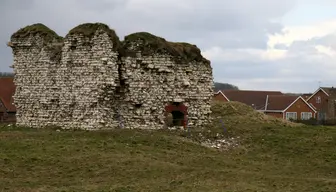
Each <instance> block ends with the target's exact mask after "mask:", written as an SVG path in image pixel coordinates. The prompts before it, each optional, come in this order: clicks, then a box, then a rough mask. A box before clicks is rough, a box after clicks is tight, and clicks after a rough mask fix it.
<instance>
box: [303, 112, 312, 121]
mask: <svg viewBox="0 0 336 192" xmlns="http://www.w3.org/2000/svg"><path fill="white" fill-rule="evenodd" d="M312 117H313V113H312V112H301V120H309V119H310V118H312Z"/></svg>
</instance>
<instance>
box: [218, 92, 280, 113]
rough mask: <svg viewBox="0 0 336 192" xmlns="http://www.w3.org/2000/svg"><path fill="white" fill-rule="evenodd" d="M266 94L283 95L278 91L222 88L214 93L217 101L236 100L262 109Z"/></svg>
mask: <svg viewBox="0 0 336 192" xmlns="http://www.w3.org/2000/svg"><path fill="white" fill-rule="evenodd" d="M267 95H283V93H281V92H280V91H253V90H223V91H218V92H217V93H215V95H214V99H215V100H218V101H224V102H228V101H237V102H241V103H244V104H246V105H249V106H251V107H253V108H254V109H256V110H264V109H265V102H266V98H267Z"/></svg>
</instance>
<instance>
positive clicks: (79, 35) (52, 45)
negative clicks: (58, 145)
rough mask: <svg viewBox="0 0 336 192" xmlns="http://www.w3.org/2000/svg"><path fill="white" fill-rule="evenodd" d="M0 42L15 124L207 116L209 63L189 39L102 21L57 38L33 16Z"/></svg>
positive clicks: (150, 121)
mask: <svg viewBox="0 0 336 192" xmlns="http://www.w3.org/2000/svg"><path fill="white" fill-rule="evenodd" d="M8 46H10V47H11V48H12V51H13V55H14V64H13V66H12V67H13V69H14V73H15V77H14V82H15V85H16V92H15V95H14V104H15V105H16V107H17V114H16V118H17V124H18V125H21V126H30V127H36V128H40V127H45V126H60V127H63V128H69V129H70V128H81V129H88V130H96V129H106V128H118V127H121V128H131V129H132V128H145V129H158V128H163V127H165V126H177V125H178V126H181V125H182V126H186V125H187V124H188V126H202V125H205V124H207V123H208V122H209V121H210V114H211V110H210V102H211V100H212V95H213V77H212V68H211V65H210V61H208V60H207V59H205V58H203V57H202V55H201V52H200V50H199V49H198V48H197V47H196V46H195V45H191V44H188V43H173V42H168V41H166V40H165V39H163V38H160V37H157V36H154V35H152V34H150V33H146V32H140V33H134V34H130V35H128V36H126V37H125V38H124V41H120V40H119V37H118V36H117V35H116V33H115V32H114V30H112V29H110V28H109V27H108V26H107V25H105V24H102V23H87V24H81V25H79V26H77V27H75V28H73V29H72V30H70V32H69V33H68V34H67V35H66V36H65V37H64V38H63V37H60V36H58V35H57V34H56V33H55V32H54V31H52V30H51V29H49V28H48V27H46V26H45V25H43V24H39V23H38V24H34V25H30V26H27V27H25V28H22V29H20V30H18V31H17V32H16V33H14V34H13V35H12V36H11V40H10V42H9V43H8ZM167 116H170V118H172V120H171V121H169V120H167V119H169V118H167Z"/></svg>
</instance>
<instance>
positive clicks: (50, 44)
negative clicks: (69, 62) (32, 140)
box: [11, 34, 59, 126]
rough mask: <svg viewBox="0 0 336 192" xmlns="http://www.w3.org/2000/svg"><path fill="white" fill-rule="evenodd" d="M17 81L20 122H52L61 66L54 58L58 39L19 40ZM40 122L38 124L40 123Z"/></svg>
mask: <svg viewBox="0 0 336 192" xmlns="http://www.w3.org/2000/svg"><path fill="white" fill-rule="evenodd" d="M11 43H12V44H13V45H15V49H13V54H14V63H13V68H14V73H15V77H14V82H15V84H16V86H17V88H16V92H15V95H14V104H15V105H16V107H17V113H16V118H17V123H18V124H19V125H26V126H38V125H39V124H44V123H46V122H48V121H50V119H49V118H50V117H52V116H53V115H51V114H52V113H53V109H55V106H54V105H53V104H52V103H50V102H49V101H50V100H51V99H52V98H53V95H54V91H56V92H57V90H54V89H53V88H54V86H55V78H56V73H55V71H56V69H57V67H58V65H59V63H58V61H57V59H55V57H54V55H53V53H54V52H53V51H52V50H53V48H55V49H58V48H59V47H58V46H59V44H58V43H59V42H58V41H57V39H53V38H52V39H48V38H47V37H44V36H42V35H40V34H36V35H33V34H31V35H29V36H22V37H15V38H12V41H11ZM37 120H38V121H37Z"/></svg>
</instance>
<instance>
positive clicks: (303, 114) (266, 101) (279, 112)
mask: <svg viewBox="0 0 336 192" xmlns="http://www.w3.org/2000/svg"><path fill="white" fill-rule="evenodd" d="M214 99H215V100H218V101H223V102H230V101H237V102H241V103H244V104H246V105H249V106H251V107H253V108H254V109H255V110H257V111H260V112H263V113H265V114H267V115H270V116H274V117H278V118H283V119H287V120H289V119H295V120H308V119H310V118H315V116H316V112H317V111H316V109H315V108H314V107H313V106H311V105H310V104H309V103H307V101H306V100H305V99H304V98H303V97H302V96H299V95H286V94H283V93H282V92H280V91H252V90H224V91H218V92H217V93H215V95H214Z"/></svg>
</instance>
